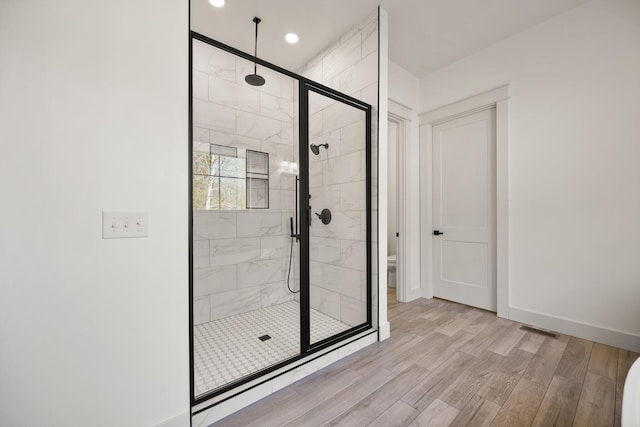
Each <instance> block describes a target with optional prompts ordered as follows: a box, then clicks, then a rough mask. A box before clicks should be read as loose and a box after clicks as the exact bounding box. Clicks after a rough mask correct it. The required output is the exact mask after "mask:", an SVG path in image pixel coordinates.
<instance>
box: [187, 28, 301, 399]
mask: <svg viewBox="0 0 640 427" xmlns="http://www.w3.org/2000/svg"><path fill="white" fill-rule="evenodd" d="M192 43H193V45H192V49H193V50H192V73H193V74H192V105H193V111H192V120H193V130H192V131H193V132H192V135H193V137H192V159H193V162H192V203H193V241H192V245H193V251H192V253H193V276H192V281H193V285H192V286H193V323H194V324H193V359H194V360H193V364H194V366H193V367H194V372H193V375H194V380H193V382H194V396H195V398H196V399H198V398H199V397H202V396H205V395H207V394H208V393H210V392H217V391H220V390H221V389H224V388H225V387H231V386H233V385H234V384H237V383H239V382H242V381H244V380H246V379H247V378H248V377H250V376H252V375H254V376H255V375H256V374H257V373H259V372H260V371H264V370H266V369H269V368H272V367H274V366H276V365H278V364H280V363H283V362H285V361H287V360H289V359H291V358H294V357H297V356H299V355H300V352H301V338H300V303H299V298H298V293H297V292H298V290H299V289H300V283H299V277H300V274H299V265H300V261H299V256H298V250H299V248H298V246H299V243H298V241H297V240H296V239H295V238H292V237H291V236H290V234H291V232H290V228H289V224H290V222H291V220H290V218H293V222H294V223H296V224H297V223H298V220H297V218H296V212H297V209H296V202H297V200H298V197H297V194H296V190H297V188H298V186H297V185H296V184H297V173H298V168H297V164H298V155H299V145H298V126H299V124H298V111H299V108H298V100H297V98H298V81H297V80H296V79H293V78H291V77H289V76H287V75H284V74H281V73H278V72H276V71H273V70H270V69H268V68H265V67H261V66H258V73H259V74H261V75H262V76H263V77H264V78H265V80H266V83H265V84H264V85H263V86H259V87H256V86H251V85H248V84H247V83H246V82H245V80H244V77H245V75H247V74H250V73H253V67H254V64H253V62H251V61H248V60H246V59H243V58H241V57H239V56H236V55H233V54H231V53H228V52H226V51H224V50H222V49H219V48H217V47H215V46H212V45H210V44H207V43H204V42H201V41H199V40H193V41H192Z"/></svg>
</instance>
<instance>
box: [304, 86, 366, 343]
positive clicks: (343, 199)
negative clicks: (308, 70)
mask: <svg viewBox="0 0 640 427" xmlns="http://www.w3.org/2000/svg"><path fill="white" fill-rule="evenodd" d="M308 103H309V151H308V156H309V160H308V163H309V196H310V197H309V205H310V214H311V215H310V216H311V227H310V230H309V304H310V307H311V310H310V311H311V312H310V317H309V325H310V344H311V345H312V346H313V345H314V344H317V343H319V342H321V341H323V340H325V339H327V338H330V337H332V336H334V335H336V334H339V333H341V332H344V331H347V330H350V329H352V328H354V327H357V326H360V325H362V324H364V323H366V322H367V321H368V313H367V308H368V303H367V300H368V292H367V240H368V239H367V194H368V193H367V167H366V165H367V132H368V130H369V129H368V126H367V114H366V111H365V110H363V109H362V108H357V107H356V106H354V105H352V104H350V103H347V102H343V101H342V100H340V99H338V98H337V97H335V95H334V96H327V95H325V94H323V93H318V92H315V91H309V92H308Z"/></svg>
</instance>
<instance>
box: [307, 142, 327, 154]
mask: <svg viewBox="0 0 640 427" xmlns="http://www.w3.org/2000/svg"><path fill="white" fill-rule="evenodd" d="M320 147H324V148H326V149H327V150H328V149H329V144H319V145H315V144H311V145H310V146H309V148H311V151H312V152H313V154H315V155H316V156H317V155H319V154H320Z"/></svg>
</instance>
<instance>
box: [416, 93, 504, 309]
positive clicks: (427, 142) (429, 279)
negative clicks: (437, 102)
mask: <svg viewBox="0 0 640 427" xmlns="http://www.w3.org/2000/svg"><path fill="white" fill-rule="evenodd" d="M494 107H495V109H496V219H497V226H496V262H497V269H496V287H497V312H498V317H503V318H506V319H510V318H511V317H510V314H509V182H508V181H509V164H508V162H509V155H508V148H509V117H508V115H509V85H508V84H506V85H502V86H499V87H497V88H494V89H490V90H487V91H485V92H482V93H479V94H476V95H472V96H469V97H467V98H464V99H461V100H459V101H455V102H452V103H450V104H446V105H443V106H441V107H438V108H435V109H433V110H430V111H427V112H424V113H422V114H420V183H421V184H422V185H421V191H420V212H421V218H422V220H421V221H420V224H421V229H420V248H421V250H420V253H421V255H420V258H421V261H420V264H421V269H420V270H421V274H420V275H421V278H420V281H421V282H422V286H423V288H422V296H423V297H424V298H432V297H433V265H432V264H433V239H432V237H431V230H432V229H433V219H432V215H431V212H432V208H433V202H432V197H433V194H432V185H433V183H432V177H431V170H432V160H433V141H432V138H433V135H432V133H433V127H434V126H435V125H437V124H440V123H443V122H446V121H449V120H453V119H456V118H458V117H462V116H465V115H468V114H472V113H475V112H477V111H481V110H484V109H487V108H494Z"/></svg>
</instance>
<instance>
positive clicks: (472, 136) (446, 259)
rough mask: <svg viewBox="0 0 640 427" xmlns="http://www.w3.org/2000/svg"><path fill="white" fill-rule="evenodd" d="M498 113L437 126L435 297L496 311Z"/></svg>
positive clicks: (434, 196)
mask: <svg viewBox="0 0 640 427" xmlns="http://www.w3.org/2000/svg"><path fill="white" fill-rule="evenodd" d="M495 147H496V135H495V109H489V110H483V111H480V112H478V113H473V114H470V115H468V116H464V117H461V118H458V119H454V120H451V121H448V122H445V123H442V124H440V125H436V126H434V127H433V239H434V244H433V256H434V259H433V270H434V277H433V281H434V286H433V291H434V292H433V294H434V296H436V297H439V298H444V299H448V300H451V301H456V302H460V303H463V304H468V305H471V306H474V307H479V308H483V309H486V310H491V311H496V306H497V301H496V243H495V242H496V213H495V212H496V202H495V199H496V178H495V176H496V155H495Z"/></svg>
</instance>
